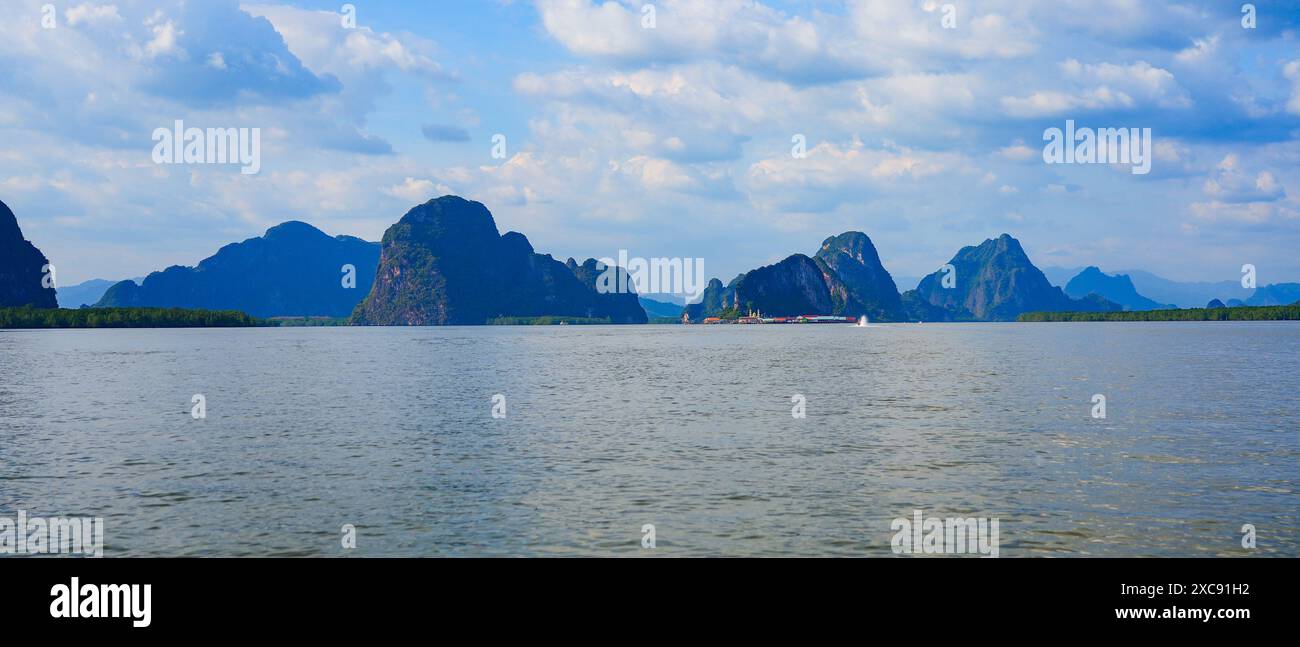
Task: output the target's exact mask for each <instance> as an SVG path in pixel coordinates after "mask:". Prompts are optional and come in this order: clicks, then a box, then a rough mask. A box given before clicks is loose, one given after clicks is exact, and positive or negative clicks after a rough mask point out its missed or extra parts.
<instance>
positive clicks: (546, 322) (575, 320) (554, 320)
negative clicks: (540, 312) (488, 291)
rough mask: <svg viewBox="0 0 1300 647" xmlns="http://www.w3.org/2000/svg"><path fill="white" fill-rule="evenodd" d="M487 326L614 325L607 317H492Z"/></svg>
mask: <svg viewBox="0 0 1300 647" xmlns="http://www.w3.org/2000/svg"><path fill="white" fill-rule="evenodd" d="M487 323H488V325H489V326H558V325H560V324H569V325H575V326H577V325H600V324H612V323H614V322H613V321H612V320H611V319H610V318H609V317H557V316H551V315H546V316H542V317H494V318H492V319H488V321H487Z"/></svg>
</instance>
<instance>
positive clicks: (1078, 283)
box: [1065, 266, 1174, 310]
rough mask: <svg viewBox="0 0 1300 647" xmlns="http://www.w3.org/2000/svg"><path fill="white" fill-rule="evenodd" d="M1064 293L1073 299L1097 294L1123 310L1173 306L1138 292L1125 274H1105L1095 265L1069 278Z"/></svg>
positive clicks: (1156, 308) (1159, 308)
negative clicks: (1122, 307) (1118, 305)
mask: <svg viewBox="0 0 1300 647" xmlns="http://www.w3.org/2000/svg"><path fill="white" fill-rule="evenodd" d="M1065 293H1066V294H1067V295H1069V296H1070V297H1073V298H1075V299H1082V298H1084V297H1086V296H1088V295H1089V294H1097V295H1099V296H1102V297H1104V298H1105V299H1106V300H1108V301H1111V302H1113V303H1118V304H1120V305H1121V306H1124V309H1125V310H1167V309H1169V308H1172V307H1174V306H1171V305H1168V304H1162V303H1156V302H1155V301H1152V300H1151V299H1148V298H1146V297H1144V296H1142V295H1141V294H1138V292H1137V289H1136V288H1134V287H1133V281H1132V280H1131V279H1130V278H1129V276H1128V275H1127V274H1117V275H1110V274H1105V273H1103V272H1102V271H1101V270H1100V269H1099V268H1097V267H1095V266H1092V267H1087V268H1084V270H1083V271H1082V272H1079V274H1078V275H1077V276H1075V277H1074V278H1072V279H1070V282H1069V283H1067V284H1066V286H1065Z"/></svg>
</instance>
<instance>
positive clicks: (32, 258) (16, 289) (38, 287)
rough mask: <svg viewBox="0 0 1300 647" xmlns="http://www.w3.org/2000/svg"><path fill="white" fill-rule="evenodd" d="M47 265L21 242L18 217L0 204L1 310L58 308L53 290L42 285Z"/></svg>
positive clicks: (22, 239)
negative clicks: (13, 308)
mask: <svg viewBox="0 0 1300 647" xmlns="http://www.w3.org/2000/svg"><path fill="white" fill-rule="evenodd" d="M49 262H50V261H49V259H47V258H45V254H42V253H41V250H39V249H36V246H35V245H33V244H31V243H30V242H28V241H27V239H26V238H23V230H22V229H21V228H19V227H18V218H17V216H15V215H14V212H13V211H10V210H9V206H8V205H6V204H5V203H3V202H0V307H10V306H27V305H30V306H35V307H37V308H57V307H58V299H57V297H56V296H55V290H54V288H46V287H43V285H42V282H43V281H44V279H45V271H44V269H43V268H44V267H45V266H46V265H48V264H49ZM57 278H58V274H57V271H56V273H55V279H56V280H57Z"/></svg>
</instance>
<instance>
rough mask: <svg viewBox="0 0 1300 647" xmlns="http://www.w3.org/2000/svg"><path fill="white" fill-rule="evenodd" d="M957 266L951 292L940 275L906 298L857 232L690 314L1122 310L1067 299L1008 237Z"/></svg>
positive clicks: (916, 316) (712, 295)
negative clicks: (811, 256)
mask: <svg viewBox="0 0 1300 647" xmlns="http://www.w3.org/2000/svg"><path fill="white" fill-rule="evenodd" d="M950 264H951V265H952V266H953V273H954V276H952V277H951V287H948V284H947V283H945V281H944V277H945V276H946V275H947V272H945V271H943V270H940V271H938V272H935V273H934V274H931V275H929V276H927V277H925V278H923V279H921V281H920V284H919V285H918V286H917V288H916V289H915V290H909V291H907V292H905V293H903V294H902V295H899V293H898V287H897V285H896V284H895V283H894V280H893V278H892V277H891V276H890V274H889V272H888V271H886V270H885V268H884V267H883V266H882V265H881V262H880V256H879V254H877V253H876V249H875V246H874V245H872V243H871V239H870V238H868V237H867V235H866V234H863V233H861V232H855V231H851V232H846V233H843V234H840V235H839V236H832V237H831V238H827V239H826V240H825V241H824V242H823V243H822V247H821V249H820V250H819V251H818V252H817V255H816V257H815V258H809V257H808V256H804V255H803V254H794V255H792V256H789V257H787V258H786V259H785V260H783V261H781V262H780V263H777V264H775V265H769V266H767V267H760V268H758V269H756V270H752V271H750V272H747V273H744V274H741V275H740V276H737V277H736V278H734V279H732V280H731V282H730V283H728V284H726V285H723V284H722V281H720V280H718V279H713V280H712V281H710V282H709V285H708V287H707V288H706V289H705V291H704V296H703V298H702V299H701V300H700V302H699V303H696V304H692V305H690V306H687V308H686V314H687V316H688V317H689V318H690V319H691V320H692V321H700V320H703V319H705V318H708V317H722V318H726V317H729V316H734V315H737V314H747V313H748V312H750V311H758V312H761V313H763V314H765V315H770V316H790V315H800V314H835V315H848V316H853V317H858V316H863V315H865V316H867V317H868V318H869V319H871V320H872V321H906V320H921V321H967V320H970V321H1010V320H1013V319H1015V318H1016V317H1017V316H1018V315H1020V314H1021V313H1023V312H1030V311H1040V310H1041V311H1065V310H1079V311H1097V310H1118V309H1121V306H1119V305H1117V304H1114V303H1110V302H1108V301H1106V300H1105V299H1101V298H1099V297H1095V296H1089V297H1088V298H1085V299H1071V298H1070V297H1068V296H1066V294H1065V293H1064V292H1062V291H1061V289H1060V288H1057V287H1054V286H1052V285H1051V284H1050V283H1049V282H1048V280H1047V278H1046V277H1045V276H1043V273H1042V272H1040V271H1038V268H1036V267H1034V265H1033V263H1031V262H1030V261H1029V257H1028V256H1027V255H1026V254H1025V252H1024V249H1022V248H1021V246H1020V243H1019V242H1018V241H1017V240H1016V239H1014V238H1012V237H1011V236H1009V235H1007V234H1003V235H1002V236H1000V237H998V238H997V239H993V240H986V241H984V242H983V243H981V244H980V245H978V246H975V247H964V248H962V249H961V250H960V251H958V252H957V255H956V256H954V257H953V259H952V260H951V261H950Z"/></svg>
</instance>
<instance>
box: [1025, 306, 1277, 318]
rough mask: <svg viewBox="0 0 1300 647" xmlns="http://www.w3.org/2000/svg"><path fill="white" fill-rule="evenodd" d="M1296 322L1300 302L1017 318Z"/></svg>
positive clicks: (1045, 314)
mask: <svg viewBox="0 0 1300 647" xmlns="http://www.w3.org/2000/svg"><path fill="white" fill-rule="evenodd" d="M1280 320H1286V321H1295V320H1300V305H1289V306H1260V307H1249V306H1247V307H1239V308H1187V309H1185V310H1143V311H1138V312H1133V311H1128V312H1026V313H1024V314H1022V315H1020V317H1019V318H1018V319H1017V321H1035V322H1037V321H1280Z"/></svg>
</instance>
